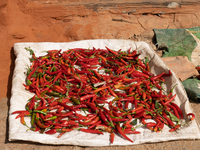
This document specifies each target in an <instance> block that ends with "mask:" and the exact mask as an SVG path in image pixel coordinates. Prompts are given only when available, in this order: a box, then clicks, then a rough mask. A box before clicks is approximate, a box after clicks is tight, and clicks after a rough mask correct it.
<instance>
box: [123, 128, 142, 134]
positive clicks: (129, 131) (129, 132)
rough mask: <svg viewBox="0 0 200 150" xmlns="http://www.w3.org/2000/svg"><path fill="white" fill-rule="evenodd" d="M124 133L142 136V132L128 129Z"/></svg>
mask: <svg viewBox="0 0 200 150" xmlns="http://www.w3.org/2000/svg"><path fill="white" fill-rule="evenodd" d="M123 132H124V133H125V134H141V132H140V131H135V130H127V129H125V130H124V131H123Z"/></svg>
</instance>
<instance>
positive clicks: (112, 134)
mask: <svg viewBox="0 0 200 150" xmlns="http://www.w3.org/2000/svg"><path fill="white" fill-rule="evenodd" d="M114 138H115V134H114V132H111V133H110V143H113V142H114Z"/></svg>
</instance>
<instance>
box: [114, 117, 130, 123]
mask: <svg viewBox="0 0 200 150" xmlns="http://www.w3.org/2000/svg"><path fill="white" fill-rule="evenodd" d="M111 119H112V121H113V122H124V121H128V120H129V119H127V118H111Z"/></svg>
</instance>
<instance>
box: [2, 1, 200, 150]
mask: <svg viewBox="0 0 200 150" xmlns="http://www.w3.org/2000/svg"><path fill="white" fill-rule="evenodd" d="M199 4H200V3H199V2H197V0H190V1H189V0H188V1H187V0H184V1H182V0H177V1H176V3H174V2H173V1H170V0H159V1H155V0H148V1H147V0H140V1H136V0H116V1H113V0H48V1H47V0H1V1H0V39H1V42H0V56H1V59H0V68H1V69H0V77H1V78H0V110H1V111H0V129H1V131H2V132H1V133H0V149H48V150H51V149H59V150H61V149H70V150H72V149H74V150H75V149H76V150H79V149H87V150H97V149H98V150H100V149H101V150H103V149H109V150H111V149H122V148H123V149H135V150H137V149H138V150H139V149H140V150H143V149H145V150H148V149H157V150H161V149H176V150H178V149H180V150H187V149H190V150H196V149H200V144H199V140H181V141H169V142H164V143H153V144H143V145H136V146H120V147H117V146H114V147H111V146H110V147H92V148H91V147H84V148H83V147H79V146H53V145H42V144H36V143H29V142H23V141H22V142H19V141H17V142H9V141H8V127H9V124H8V110H9V100H10V97H11V88H12V75H13V70H14V61H15V55H14V50H13V45H14V43H18V42H69V41H77V40H85V39H131V40H145V41H146V42H148V43H150V44H152V41H153V40H154V32H153V29H154V28H160V29H166V28H191V27H196V26H200V11H199V10H200V5H199ZM191 106H192V108H193V110H194V112H195V113H196V115H197V119H199V117H200V111H199V104H198V103H193V102H191Z"/></svg>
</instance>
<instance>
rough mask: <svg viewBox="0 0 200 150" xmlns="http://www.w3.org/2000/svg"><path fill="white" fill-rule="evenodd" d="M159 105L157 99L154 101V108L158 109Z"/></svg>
mask: <svg viewBox="0 0 200 150" xmlns="http://www.w3.org/2000/svg"><path fill="white" fill-rule="evenodd" d="M159 107H160V105H159V103H158V101H155V108H156V109H158V108H159Z"/></svg>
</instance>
